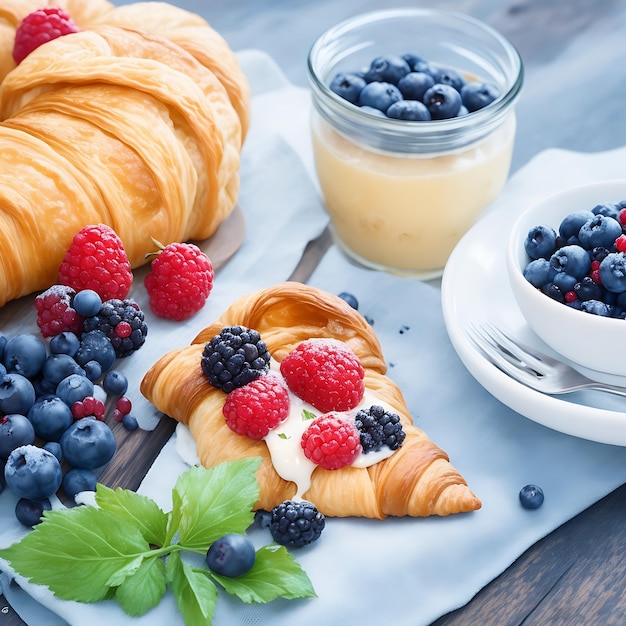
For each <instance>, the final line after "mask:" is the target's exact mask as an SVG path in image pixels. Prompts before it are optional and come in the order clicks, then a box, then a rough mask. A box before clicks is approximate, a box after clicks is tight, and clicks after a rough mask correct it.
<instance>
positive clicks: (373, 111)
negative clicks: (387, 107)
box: [361, 106, 387, 117]
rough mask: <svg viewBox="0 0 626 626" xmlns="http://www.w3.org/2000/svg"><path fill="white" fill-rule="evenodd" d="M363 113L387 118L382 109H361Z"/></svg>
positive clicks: (365, 107)
mask: <svg viewBox="0 0 626 626" xmlns="http://www.w3.org/2000/svg"><path fill="white" fill-rule="evenodd" d="M361 111H364V112H365V113H369V114H370V115H376V117H387V116H386V115H385V114H384V113H383V112H382V111H381V110H380V109H375V108H374V107H369V106H364V107H361Z"/></svg>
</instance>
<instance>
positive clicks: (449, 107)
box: [424, 83, 461, 120]
mask: <svg viewBox="0 0 626 626" xmlns="http://www.w3.org/2000/svg"><path fill="white" fill-rule="evenodd" d="M424 104H425V105H426V108H427V109H428V111H429V113H430V115H431V117H432V119H433V120H445V119H449V118H451V117H455V116H456V115H457V114H458V112H459V109H460V108H461V94H459V92H458V91H457V90H456V89H455V88H454V87H451V86H450V85H442V84H437V83H435V84H434V85H433V86H432V87H431V88H430V89H429V90H428V91H427V92H426V93H425V94H424Z"/></svg>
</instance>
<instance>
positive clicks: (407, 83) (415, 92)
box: [398, 72, 435, 101]
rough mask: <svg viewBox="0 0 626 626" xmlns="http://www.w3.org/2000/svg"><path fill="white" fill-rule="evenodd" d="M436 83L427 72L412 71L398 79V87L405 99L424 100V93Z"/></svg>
mask: <svg viewBox="0 0 626 626" xmlns="http://www.w3.org/2000/svg"><path fill="white" fill-rule="evenodd" d="M434 84H435V79H434V78H433V77H432V76H431V75H430V74H426V72H410V73H409V74H407V75H406V76H403V77H402V78H401V79H400V80H399V81H398V89H399V90H400V93H401V94H402V96H403V97H404V99H405V100H420V101H421V100H422V98H423V97H424V94H425V93H426V92H427V91H428V90H429V89H430V88H431V87H432V86H433V85H434Z"/></svg>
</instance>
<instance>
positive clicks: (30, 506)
mask: <svg viewBox="0 0 626 626" xmlns="http://www.w3.org/2000/svg"><path fill="white" fill-rule="evenodd" d="M51 510H52V504H51V503H50V498H34V499H29V498H20V499H19V500H18V501H17V503H16V505H15V517H17V519H18V521H19V522H20V523H22V524H24V526H31V527H32V526H36V525H37V524H39V523H40V522H41V519H42V517H43V512H44V511H51Z"/></svg>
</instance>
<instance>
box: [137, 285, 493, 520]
mask: <svg viewBox="0 0 626 626" xmlns="http://www.w3.org/2000/svg"><path fill="white" fill-rule="evenodd" d="M232 325H242V326H246V327H248V328H252V329H255V330H257V331H258V332H259V333H260V334H261V337H262V338H263V340H264V342H265V343H266V345H267V347H268V349H269V351H270V353H271V354H272V356H273V358H274V359H276V360H277V361H281V360H282V359H283V358H284V357H285V356H286V355H287V354H289V352H291V350H292V349H293V348H295V347H296V346H297V345H298V344H299V343H300V342H301V341H304V340H305V339H309V338H313V337H325V338H332V339H338V340H340V341H343V342H345V344H347V345H348V346H349V347H350V348H351V349H352V351H353V352H354V353H355V354H356V355H357V356H358V357H359V359H360V361H361V364H362V365H363V368H364V370H365V379H364V382H365V387H366V389H367V390H369V391H371V392H373V393H374V394H375V396H376V397H378V398H381V399H384V401H385V402H386V403H387V404H388V405H390V406H391V407H392V408H393V409H394V411H395V412H397V414H398V415H399V416H400V419H401V421H402V424H403V428H404V431H405V433H406V438H405V440H404V443H403V445H402V446H401V447H400V448H399V449H398V450H396V451H395V452H394V453H393V454H392V455H391V456H390V457H388V458H387V459H385V460H382V461H379V462H378V463H376V464H374V465H372V466H370V467H369V468H360V467H350V466H349V467H344V468H342V469H338V470H325V469H323V468H322V467H317V468H316V469H315V470H314V471H313V474H312V477H311V486H310V489H309V490H308V491H307V492H305V493H304V494H303V497H304V498H305V499H307V500H310V501H311V502H313V503H314V504H315V505H316V506H317V507H318V509H319V510H320V511H321V512H322V513H324V514H325V515H328V516H335V517H347V516H362V517H368V518H375V519H382V518H385V517H386V516H389V515H391V516H405V515H408V516H414V517H423V516H429V515H448V514H452V513H459V512H466V511H472V510H476V509H478V508H480V506H481V503H480V501H479V499H478V498H477V497H476V496H475V495H474V494H473V493H472V492H471V490H470V489H469V487H468V486H467V483H466V481H465V480H464V479H463V477H462V476H461V475H460V474H459V472H458V471H457V470H456V469H455V468H454V467H453V466H452V465H451V464H450V461H449V458H448V456H447V454H446V453H445V452H444V451H442V450H441V449H440V448H438V447H437V446H436V445H435V444H434V443H433V442H432V441H431V440H430V439H429V438H428V436H427V435H426V434H425V433H424V432H423V431H422V430H421V429H419V428H417V427H416V426H415V425H414V424H413V420H412V418H411V416H410V413H409V410H408V408H407V406H406V402H405V400H404V397H403V395H402V392H401V391H400V389H399V388H398V386H397V385H396V384H395V383H394V382H392V381H391V380H390V379H389V378H388V377H387V376H386V375H385V371H386V364H385V361H384V357H383V354H382V350H381V346H380V343H379V341H378V339H377V337H376V335H375V333H374V332H373V330H372V327H371V326H370V325H369V324H368V323H367V322H366V321H365V319H364V318H363V317H362V316H361V315H360V314H359V313H358V312H356V311H355V310H354V309H352V308H351V307H350V306H349V305H347V304H346V303H345V302H344V301H343V300H342V299H340V298H338V297H336V296H334V295H331V294H329V293H326V292H324V291H322V290H318V289H316V288H313V287H310V286H306V285H303V284H299V283H295V282H286V283H282V284H279V285H276V286H274V287H270V288H268V289H264V290H261V291H258V292H255V293H252V294H250V295H248V296H245V297H243V298H241V299H240V300H237V301H236V302H234V303H233V304H232V305H231V306H230V307H229V308H228V309H227V310H226V312H225V313H224V314H223V315H222V316H220V317H219V319H217V320H216V321H215V322H213V323H212V324H210V325H209V326H207V327H206V328H205V329H203V330H202V331H201V332H200V333H199V334H198V336H197V337H196V338H195V339H194V340H193V342H192V344H191V345H189V346H187V347H184V348H180V349H176V350H173V351H171V352H168V353H167V354H165V355H164V356H163V357H161V358H160V359H159V360H158V361H157V362H156V363H155V364H154V365H153V366H152V367H151V368H150V369H149V370H148V372H147V373H146V375H145V377H144V378H143V380H142V382H141V391H142V393H143V395H144V396H145V397H146V398H147V399H148V400H149V401H151V402H152V403H153V404H154V405H155V406H156V407H157V408H158V409H159V410H160V411H162V412H163V413H165V414H166V415H168V416H170V417H172V418H174V419H175V420H177V421H178V422H181V423H182V424H187V425H188V426H189V429H190V432H191V434H192V435H193V437H194V439H195V441H196V444H197V454H198V458H199V459H200V462H201V463H202V465H203V466H205V467H212V466H214V465H216V464H218V463H220V462H223V461H228V460H235V459H242V458H247V457H252V456H258V457H261V459H262V461H261V466H260V468H259V470H258V473H257V478H258V481H259V485H260V498H259V501H258V502H257V505H256V506H257V507H258V508H260V509H265V510H271V509H272V508H273V507H274V506H276V505H278V504H279V503H280V502H282V501H284V500H286V499H289V498H292V497H294V494H295V493H296V485H295V484H294V483H293V482H290V481H287V480H284V479H283V478H281V477H280V476H279V475H278V473H277V472H276V470H275V469H274V466H273V464H272V461H271V456H270V453H269V451H268V448H267V445H266V443H265V442H264V441H262V440H261V441H256V440H252V439H249V438H247V437H245V436H241V435H238V434H235V433H234V432H232V431H231V430H230V428H229V427H228V426H227V425H226V423H225V420H224V417H223V415H222V407H223V405H224V401H225V398H226V394H225V393H224V392H223V391H221V390H220V389H217V388H215V387H213V386H212V385H211V384H210V383H209V382H208V379H207V378H206V376H205V375H204V373H203V372H202V369H201V366H200V360H201V355H202V351H203V348H204V344H205V343H206V342H207V341H210V339H211V338H212V337H213V336H215V335H217V334H219V333H220V331H221V330H222V328H224V327H225V326H232Z"/></svg>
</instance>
